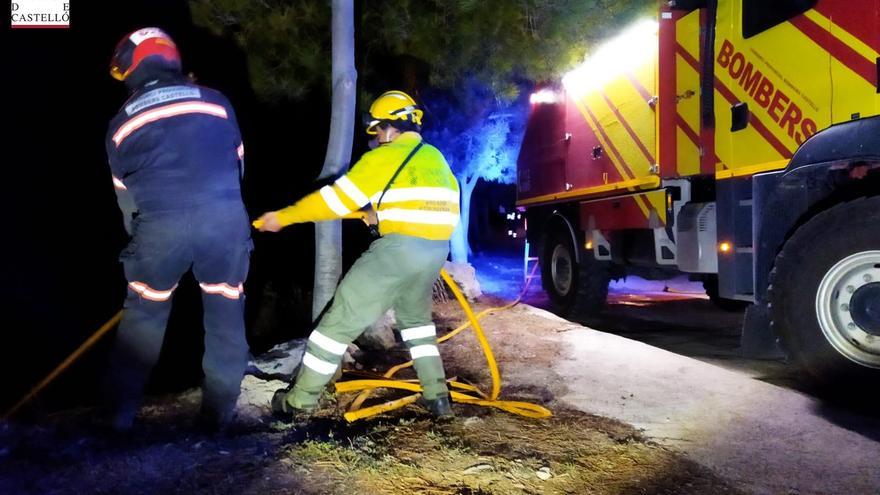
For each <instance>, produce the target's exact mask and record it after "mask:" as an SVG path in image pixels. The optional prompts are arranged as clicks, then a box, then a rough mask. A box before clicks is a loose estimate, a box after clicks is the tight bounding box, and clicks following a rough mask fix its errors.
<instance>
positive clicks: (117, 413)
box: [101, 402, 140, 433]
mask: <svg viewBox="0 0 880 495" xmlns="http://www.w3.org/2000/svg"><path fill="white" fill-rule="evenodd" d="M107 409H108V410H106V411H105V416H104V418H103V421H101V424H102V425H103V427H105V428H106V429H107V430H110V431H111V432H113V433H129V432H130V431H131V429H132V427H133V426H134V419H135V416H136V415H137V413H138V410H139V409H140V404H139V403H137V402H123V403H121V404H116V405H113V406H110V407H108V408H107Z"/></svg>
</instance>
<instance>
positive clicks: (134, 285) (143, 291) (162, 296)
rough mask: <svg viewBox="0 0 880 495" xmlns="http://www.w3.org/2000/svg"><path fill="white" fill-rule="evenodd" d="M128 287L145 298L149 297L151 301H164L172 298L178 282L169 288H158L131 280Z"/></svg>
mask: <svg viewBox="0 0 880 495" xmlns="http://www.w3.org/2000/svg"><path fill="white" fill-rule="evenodd" d="M128 288H129V289H131V290H132V291H134V292H135V293H137V294H138V295H140V296H141V297H143V298H144V299H148V300H150V301H157V302H164V301H167V300H168V299H170V298H171V294H173V293H174V289H176V288H177V284H174V287H172V288H170V289H168V290H157V289H154V288H152V287H150V286H149V285H147V284H145V283H143V282H138V281H134V282H129V283H128Z"/></svg>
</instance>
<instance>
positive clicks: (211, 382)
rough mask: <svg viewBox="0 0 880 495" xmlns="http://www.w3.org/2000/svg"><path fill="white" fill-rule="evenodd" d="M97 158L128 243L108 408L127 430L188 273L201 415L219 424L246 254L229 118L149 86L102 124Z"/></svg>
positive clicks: (232, 375)
mask: <svg viewBox="0 0 880 495" xmlns="http://www.w3.org/2000/svg"><path fill="white" fill-rule="evenodd" d="M106 146H107V155H108V158H109V162H110V169H111V172H112V174H113V183H114V186H115V188H116V191H117V195H118V199H119V204H120V208H121V209H122V210H123V218H124V220H125V222H126V229H127V230H128V231H129V234H130V235H131V241H130V242H129V244H128V246H127V247H126V248H125V249H124V250H123V251H122V254H121V255H120V260H121V261H122V263H123V265H124V268H125V276H126V279H127V280H128V296H127V298H126V300H125V312H124V314H123V317H122V322H121V323H120V326H119V332H118V336H117V341H116V344H115V348H114V350H113V353H112V356H111V358H110V360H111V362H110V373H109V377H108V378H109V380H108V382H109V385H110V386H109V391H108V392H109V395H110V397H108V399H109V400H111V401H112V403H113V404H114V405H115V407H116V408H117V411H118V412H117V414H120V413H122V414H127V415H128V416H129V418H128V419H129V420H130V419H133V417H134V414H135V412H136V411H137V409H138V406H139V404H140V399H141V395H142V393H143V388H144V386H145V384H146V382H147V380H148V378H149V375H150V372H151V370H152V368H153V366H154V365H155V363H156V361H157V360H158V358H159V351H160V349H161V347H162V341H163V339H164V335H165V326H166V323H167V321H168V315H169V312H170V310H171V296H172V294H173V292H174V289H175V288H176V287H177V284H178V281H179V280H180V278H181V276H183V275H184V274H185V273H186V272H187V271H188V270H190V269H191V270H192V271H193V274H194V275H195V278H196V279H197V280H198V282H199V286H200V287H201V289H202V301H203V305H204V326H205V354H204V357H203V360H202V367H203V370H204V374H205V381H204V386H203V392H204V399H203V402H202V409H203V412H206V411H207V412H208V413H209V414H211V415H213V416H214V417H225V416H228V415H230V414H231V412H232V410H233V407H234V405H235V400H236V399H237V397H238V395H239V390H240V385H241V379H242V377H243V375H244V371H245V368H246V366H247V357H248V346H247V341H246V340H245V328H244V290H243V283H244V281H245V278H246V277H247V271H248V263H249V258H250V252H251V249H252V243H251V239H250V224H249V220H248V215H247V212H246V211H245V207H244V204H243V202H242V198H241V188H240V183H241V177H242V174H243V170H244V161H243V156H244V148H243V145H242V141H241V134H240V132H239V129H238V125H237V123H236V120H235V115H234V113H233V110H232V106H231V105H230V103H229V101H228V100H227V99H226V97H224V96H223V95H222V94H221V93H219V92H218V91H215V90H212V89H209V88H205V87H201V86H196V85H194V84H190V83H189V82H187V81H186V80H185V79H183V78H182V77H180V78H171V79H168V78H166V79H165V80H161V81H151V82H149V83H147V84H146V85H145V86H144V87H142V88H140V89H138V90H136V91H135V92H134V94H133V95H132V96H131V98H130V99H129V100H128V101H127V102H126V103H125V105H124V106H123V107H122V109H120V111H119V113H118V114H117V115H116V116H115V117H114V118H113V120H112V121H111V122H110V128H109V132H108V135H107V142H106Z"/></svg>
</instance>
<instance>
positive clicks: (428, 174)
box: [279, 132, 459, 241]
mask: <svg viewBox="0 0 880 495" xmlns="http://www.w3.org/2000/svg"><path fill="white" fill-rule="evenodd" d="M421 140H422V137H421V136H420V135H419V134H418V133H415V132H405V133H403V134H401V135H400V136H398V137H397V138H396V139H395V140H394V141H392V142H390V143H388V144H384V145H382V146H379V147H378V148H376V149H374V150H371V151H369V152H367V153H365V154H364V155H363V156H362V157H361V159H360V160H358V162H357V163H355V164H354V166H353V167H352V168H351V170H349V172H348V173H347V174H346V175H344V176H342V177H340V178H339V179H338V180H337V181H336V182H335V183H333V184H332V185H329V186H324V187H322V188H321V189H320V190H318V191H315V192H313V193H311V194H309V195H308V196H306V197H304V198H302V199H301V200H299V201H297V202H296V203H295V204H294V205H292V206H288V207H287V208H284V209H283V210H281V211H280V212H279V220H280V221H281V224H282V225H290V224H294V223H303V222H319V221H322V220H334V219H337V218H340V217H343V216H345V215H348V214H349V213H352V212H354V211H357V210H359V209H361V208H363V207H364V206H366V205H367V204H372V206H373V208H374V209H375V207H376V203H377V202H378V201H379V196H381V195H382V190H383V189H385V185H386V184H388V181H389V180H391V176H392V175H394V172H396V171H397V169H398V167H400V164H401V163H403V160H405V159H406V157H407V156H408V155H409V153H410V152H411V151H412V150H413V148H415V146H416V145H418V144H419V142H421ZM376 214H377V216H378V217H379V232H380V233H381V234H382V235H386V234H404V235H409V236H414V237H421V238H424V239H431V240H438V241H445V240H449V238H450V237H451V236H452V231H453V229H455V226H456V225H457V224H458V221H459V192H458V181H456V180H455V175H453V173H452V171H451V170H450V169H449V164H447V163H446V159H445V158H443V155H442V154H441V153H440V151H439V150H438V149H437V148H435V147H433V146H431V145H430V144H427V143H426V144H424V145H423V146H422V147H421V149H419V151H418V152H417V153H416V154H415V155H414V156H413V157H412V159H411V160H410V161H409V163H408V164H407V165H406V167H404V168H403V170H402V171H401V172H400V175H398V176H397V178H396V179H395V180H394V183H393V184H391V187H390V188H389V189H388V191H387V192H386V193H385V197H384V198H383V199H382V204H381V205H379V209H378V210H377V211H376Z"/></svg>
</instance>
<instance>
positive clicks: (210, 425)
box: [196, 402, 235, 434]
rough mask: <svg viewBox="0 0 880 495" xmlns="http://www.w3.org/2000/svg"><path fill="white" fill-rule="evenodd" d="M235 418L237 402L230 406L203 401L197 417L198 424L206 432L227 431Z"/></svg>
mask: <svg viewBox="0 0 880 495" xmlns="http://www.w3.org/2000/svg"><path fill="white" fill-rule="evenodd" d="M234 419H235V404H234V403H233V404H232V405H230V406H224V407H216V406H211V405H208V404H206V403H204V402H203V403H202V408H201V410H200V411H199V416H198V417H197V418H196V426H197V427H198V428H199V429H201V430H204V431H205V433H209V434H217V433H225V432H226V431H227V430H228V429H229V427H230V425H232V422H233V420H234Z"/></svg>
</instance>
